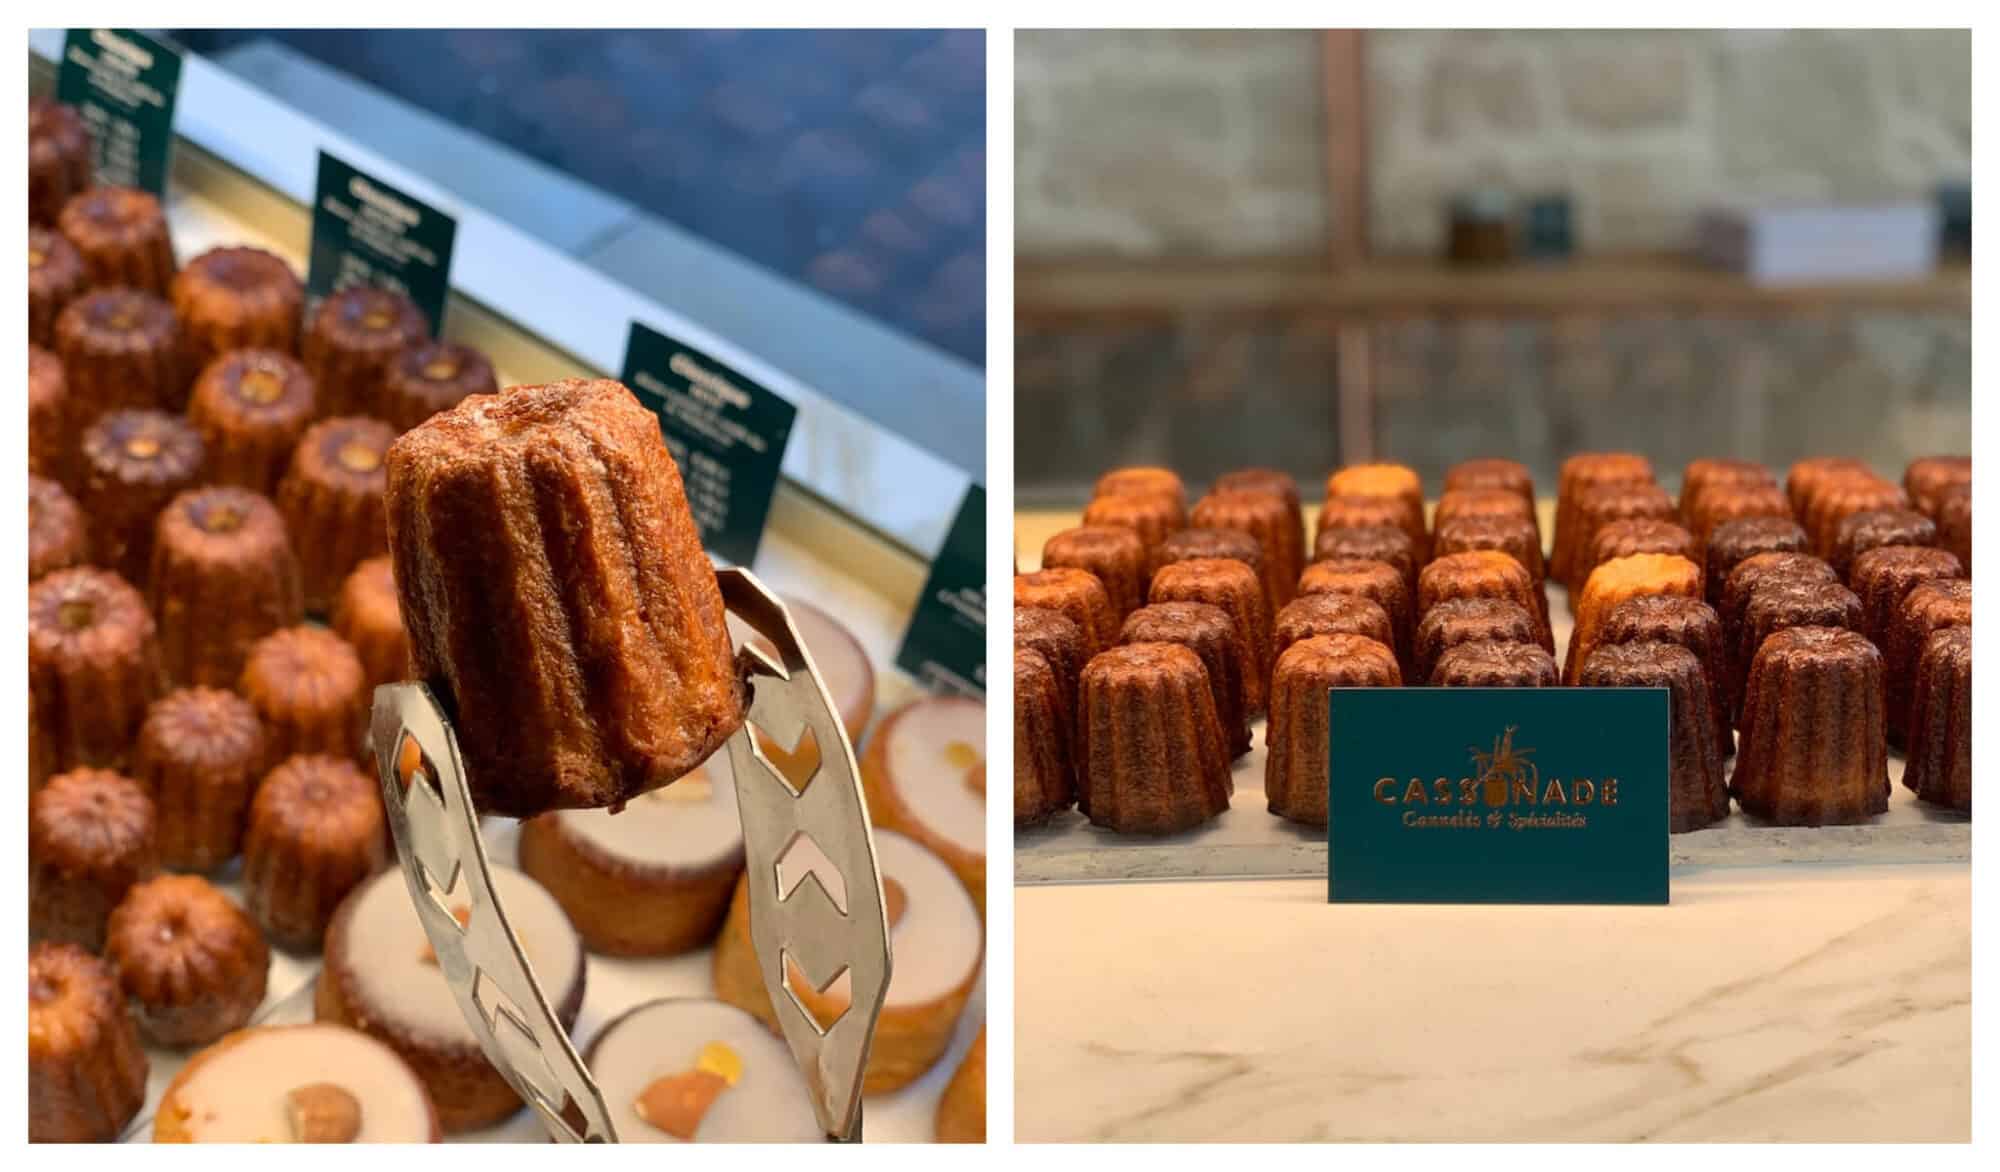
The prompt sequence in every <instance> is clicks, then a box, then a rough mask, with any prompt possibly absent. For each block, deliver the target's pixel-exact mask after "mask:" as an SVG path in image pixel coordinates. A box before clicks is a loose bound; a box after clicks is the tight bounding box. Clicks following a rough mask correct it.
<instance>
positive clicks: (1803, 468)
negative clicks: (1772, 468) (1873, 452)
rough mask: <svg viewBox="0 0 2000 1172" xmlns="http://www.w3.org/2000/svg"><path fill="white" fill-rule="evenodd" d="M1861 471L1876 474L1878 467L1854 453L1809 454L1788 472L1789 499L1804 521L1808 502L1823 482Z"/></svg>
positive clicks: (1787, 494) (1795, 463)
mask: <svg viewBox="0 0 2000 1172" xmlns="http://www.w3.org/2000/svg"><path fill="white" fill-rule="evenodd" d="M1857 473H1858V474H1861V475H1864V476H1873V475H1874V474H1875V470H1874V469H1872V468H1870V467H1869V466H1868V464H1867V462H1866V461H1865V460H1857V459H1855V458H1854V457H1852V456H1808V457H1806V458H1805V459H1803V460H1797V461H1794V462H1793V464H1792V466H1791V467H1790V468H1789V469H1787V470H1786V472H1785V499H1786V500H1787V501H1789V502H1790V503H1791V506H1792V512H1793V514H1795V515H1796V516H1798V517H1799V518H1800V520H1802V521H1803V520H1804V518H1805V515H1806V507H1807V504H1808V502H1810V501H1811V499H1812V497H1813V494H1814V493H1816V492H1818V491H1819V488H1820V486H1821V485H1822V484H1824V483H1825V482H1826V481H1827V480H1829V479H1832V478H1835V477H1840V476H1852V475H1855V474H1857Z"/></svg>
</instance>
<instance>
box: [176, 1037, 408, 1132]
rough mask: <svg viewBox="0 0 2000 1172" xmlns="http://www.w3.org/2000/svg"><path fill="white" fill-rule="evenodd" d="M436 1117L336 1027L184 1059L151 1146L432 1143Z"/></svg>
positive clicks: (365, 1046)
mask: <svg viewBox="0 0 2000 1172" xmlns="http://www.w3.org/2000/svg"><path fill="white" fill-rule="evenodd" d="M438 1138H439V1132H438V1118H437V1108H435V1107H433V1106H432V1105H431V1100H430V1094H429V1093H428V1092H427V1091H425V1090H424V1084H423V1083H421V1082H419V1081H417V1076H416V1073H415V1072H414V1071H412V1070H411V1069H410V1068H409V1065H408V1064H407V1063H405V1062H404V1061H403V1060H402V1059H401V1058H398V1057H397V1056H396V1052H395V1051H394V1050H391V1049H389V1047H387V1046H384V1045H383V1044H382V1043H380V1042H378V1041H376V1040H375V1039H373V1038H371V1037H369V1036H368V1035H366V1034H364V1033H362V1032H360V1031H359V1030H351V1029H348V1028H347V1027H346V1026H337V1025H277V1026H257V1027H255V1028H253V1029H247V1030H238V1031H236V1032H235V1033H233V1034H230V1035H229V1036H228V1037H226V1038H224V1039H222V1040H221V1041H220V1042H217V1043H215V1044H214V1045H213V1046H210V1047H208V1048H207V1049H206V1050H203V1051H201V1052H200V1053H198V1054H196V1055H195V1056H194V1057H193V1058H190V1059H189V1060H188V1063H187V1065H186V1066H183V1067H181V1069H180V1071H179V1072H178V1073H177V1074H175V1075H174V1079H173V1081H172V1082H170V1083H168V1084H167V1090H166V1093H165V1094H164V1095H163V1096H162V1097H161V1099H160V1109H159V1111H158V1112H157V1113H155V1114H154V1116H153V1142H154V1143H156V1144H202V1143H221V1144H243V1143H258V1144H265V1143H321V1144H324V1143H357V1144H365V1143H406V1144H413V1143H436V1142H437V1141H438Z"/></svg>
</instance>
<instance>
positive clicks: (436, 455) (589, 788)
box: [387, 379, 744, 817]
mask: <svg viewBox="0 0 2000 1172" xmlns="http://www.w3.org/2000/svg"><path fill="white" fill-rule="evenodd" d="M388 474H389V475H388V498H387V500H388V514H389V540H390V553H391V556H392V557H393V558H394V559H395V567H396V589H397V595H398V600H399V602H400V603H401V605H402V614H403V626H404V627H405V628H406V629H407V630H408V631H409V633H410V651H411V664H412V667H413V669H414V672H415V677H414V678H417V679H423V680H429V681H432V683H433V686H436V685H437V684H440V683H441V684H443V685H444V686H445V688H446V689H448V691H449V693H450V695H451V697H452V699H453V702H454V704H455V713H456V720H457V728H458V736H459V744H460V746H461V748H462V749H463V750H464V751H465V754H466V768H467V771H468V773H469V774H470V776H471V785H472V793H473V799H474V801H475V802H477V803H478V805H479V807H480V809H481V810H482V811H484V812H486V813H489V814H502V815H507V816H512V817H525V816H528V815H531V814H538V813H542V812H544V811H547V810H552V809H562V808H576V807H595V806H609V805H616V804H617V803H619V802H622V801H625V800H627V799H630V798H632V797H634V796H636V795H638V794H640V793H643V792H645V791H647V790H649V789H655V788H658V787H659V786H662V785H666V784H667V783H669V782H671V781H673V780H674V779H675V778H677V777H679V776H681V775H682V774H684V773H686V772H688V771H689V770H691V769H693V768H694V767H695V766H696V765H698V764H700V763H701V762H702V761H704V760H707V759H708V757H709V756H710V755H711V754H712V753H714V752H715V750H716V749H718V748H720V747H721V745H722V743H723V741H725V740H727V739H728V737H729V735H730V734H731V733H733V732H735V731H736V729H737V728H738V727H740V726H741V725H742V723H743V706H744V695H743V684H742V681H741V679H740V678H739V676H738V674H737V670H736V666H735V661H734V658H733V656H732V654H731V649H730V644H729V635H728V630H727V628H726V627H725V626H724V623H723V607H722V591H721V588H720V587H719V586H718V584H717V583H716V579H715V569H714V567H713V566H712V565H711V564H710V563H709V560H708V557H707V555H706V554H704V553H703V552H702V548H701V540H700V537H699V535H698V533H697V532H696V529H695V523H694V517H693V515H692V514H691V513H690V512H689V511H688V504H687V496H686V494H685V492H684V490H683V489H682V487H681V477H680V472H679V470H678V469H677V468H676V467H675V466H674V461H673V458H672V456H670V455H669V454H668V452H667V446H666V443H665V441H664V440H662V439H661V438H660V423H659V418H658V417H657V416H656V415H654V414H653V413H652V412H651V411H648V410H647V409H646V408H645V407H643V406H641V405H640V404H639V401H638V400H637V399H635V398H634V397H633V396H632V392H631V391H629V390H627V389H625V387H624V386H622V385H620V384H618V383H616V382H612V381H609V380H575V379H572V380H567V381H564V382H558V383H549V384H546V385H542V386H530V387H514V388H512V389H510V390H508V391H506V392H504V393H502V394H499V395H475V396H473V397H472V398H470V399H467V400H465V401H464V402H462V403H460V404H459V405H458V406H456V407H454V408H452V409H451V410H449V411H446V412H444V413H442V414H439V415H435V416H432V417H431V418H430V419H429V420H428V421H426V422H425V423H424V424H423V425H422V426H419V427H417V428H415V429H414V430H412V431H409V432H406V433H404V434H403V436H402V437H401V438H399V439H398V440H397V441H396V443H395V444H394V446H392V447H391V448H390V450H389V461H388ZM669 685H671V686H669Z"/></svg>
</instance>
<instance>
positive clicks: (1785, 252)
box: [1695, 200, 1938, 285]
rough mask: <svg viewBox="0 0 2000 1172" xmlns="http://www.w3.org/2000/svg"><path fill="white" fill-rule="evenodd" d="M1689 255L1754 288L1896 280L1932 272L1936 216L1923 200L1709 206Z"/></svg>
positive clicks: (1934, 208) (1934, 258)
mask: <svg viewBox="0 0 2000 1172" xmlns="http://www.w3.org/2000/svg"><path fill="white" fill-rule="evenodd" d="M1695 251H1696V253H1697V255H1699V256H1700V257H1701V259H1702V260H1704V261H1706V262H1707V263H1709V264H1712V265H1716V266H1719V267H1721V268H1726V269H1731V270H1733V271H1735V272H1738V273H1741V274H1742V275H1743V276H1744V277H1746V278H1748V279H1749V280H1751V281H1753V282H1755V283H1757V284H1759V285H1798V284H1806V283H1824V282H1834V281H1897V280H1910V279H1913V278H1917V277H1921V276H1923V275H1924V274H1926V273H1929V272H1930V271H1932V270H1933V269H1935V268H1936V267H1937V263H1938V211H1937V206H1936V205H1935V204H1934V203H1931V202H1929V201H1925V200H1908V201H1895V202H1885V203H1873V204H1849V205H1833V204H1798V203H1787V204H1763V205H1754V204H1745V205H1730V206H1722V207H1717V208H1712V209H1710V210H1708V211H1706V212H1704V213H1702V216H1701V218H1700V221H1699V225H1698V228H1697V234H1696V244H1695Z"/></svg>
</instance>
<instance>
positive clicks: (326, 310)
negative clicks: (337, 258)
mask: <svg viewBox="0 0 2000 1172" xmlns="http://www.w3.org/2000/svg"><path fill="white" fill-rule="evenodd" d="M430 335H431V327H430V323H429V322H428V321H426V320H425V319H424V314H423V311H422V310H420V309H418V308H417V307H416V304H415V303H414V302H412V301H411V300H410V299H409V298H408V297H405V296H403V295H402V294H401V293H392V292H390V291H388V290H386V289H371V288H368V287H367V286H365V285H354V286H350V287H348V288H346V289H342V290H341V291H340V292H338V293H335V294H334V295H333V296H331V297H328V298H327V299H326V300H325V301H322V302H320V303H319V309H318V310H316V311H315V312H314V313H313V315H312V319H311V320H310V321H309V322H308V323H307V325H306V332H305V337H304V338H302V339H301V340H300V342H299V357H300V358H302V359H303V360H304V361H305V364H306V369H307V370H309V371H311V372H312V376H313V383H314V385H315V386H317V387H318V389H319V413H320V416H321V417H326V416H332V415H370V416H373V415H378V414H379V413H380V411H381V410H382V407H381V402H382V384H383V381H384V377H385V375H386V374H387V372H388V369H389V364H390V363H391V362H393V361H395V358H396V356H397V355H398V354H401V353H402V352H403V351H404V350H406V349H408V348H409V347H411V346H415V345H417V344H419V343H421V342H424V341H426V340H428V339H429V338H430Z"/></svg>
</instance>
